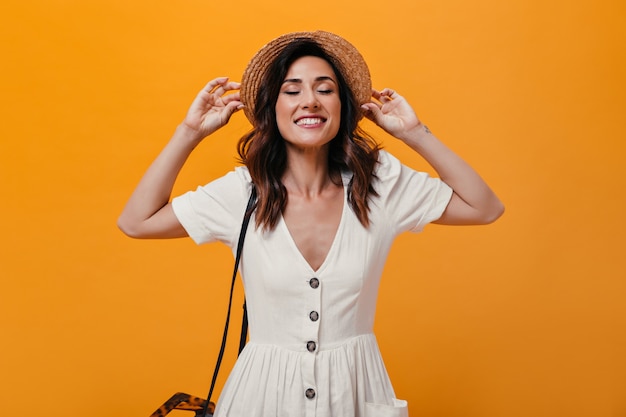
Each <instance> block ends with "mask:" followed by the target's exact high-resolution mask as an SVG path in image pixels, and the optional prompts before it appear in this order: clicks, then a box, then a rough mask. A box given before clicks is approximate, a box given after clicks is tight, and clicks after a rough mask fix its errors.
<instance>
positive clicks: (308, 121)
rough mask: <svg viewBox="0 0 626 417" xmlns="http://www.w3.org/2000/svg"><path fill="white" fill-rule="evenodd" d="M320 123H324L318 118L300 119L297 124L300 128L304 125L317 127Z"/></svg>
mask: <svg viewBox="0 0 626 417" xmlns="http://www.w3.org/2000/svg"><path fill="white" fill-rule="evenodd" d="M318 123H322V119H320V118H318V117H307V118H304V119H300V120H298V121H297V122H296V124H297V125H298V126H302V125H315V124H318Z"/></svg>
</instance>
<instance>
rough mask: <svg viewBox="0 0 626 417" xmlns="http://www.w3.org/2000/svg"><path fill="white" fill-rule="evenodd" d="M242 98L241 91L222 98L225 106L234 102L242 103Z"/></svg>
mask: <svg viewBox="0 0 626 417" xmlns="http://www.w3.org/2000/svg"><path fill="white" fill-rule="evenodd" d="M240 100H241V97H240V93H239V91H237V92H236V93H232V94H228V95H226V96H224V98H222V101H223V102H224V104H226V105H228V104H230V103H232V102H234V101H236V102H240Z"/></svg>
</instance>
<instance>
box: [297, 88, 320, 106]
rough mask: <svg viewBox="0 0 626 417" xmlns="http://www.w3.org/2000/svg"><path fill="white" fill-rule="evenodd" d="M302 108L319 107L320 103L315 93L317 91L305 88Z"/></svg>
mask: <svg viewBox="0 0 626 417" xmlns="http://www.w3.org/2000/svg"><path fill="white" fill-rule="evenodd" d="M301 105H302V108H303V109H317V108H318V107H319V105H320V102H319V100H318V99H317V96H316V95H315V91H313V90H305V91H303V93H302V103H301Z"/></svg>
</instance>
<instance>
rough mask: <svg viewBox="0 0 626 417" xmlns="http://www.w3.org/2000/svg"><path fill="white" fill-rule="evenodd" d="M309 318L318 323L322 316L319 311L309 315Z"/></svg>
mask: <svg viewBox="0 0 626 417" xmlns="http://www.w3.org/2000/svg"><path fill="white" fill-rule="evenodd" d="M309 318H310V319H311V321H317V320H318V319H319V318H320V315H319V313H318V312H317V311H311V312H310V313H309Z"/></svg>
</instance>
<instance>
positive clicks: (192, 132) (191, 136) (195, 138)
mask: <svg viewBox="0 0 626 417" xmlns="http://www.w3.org/2000/svg"><path fill="white" fill-rule="evenodd" d="M204 136H205V135H204V134H202V132H199V131H198V130H196V129H194V128H192V127H191V126H189V125H188V124H187V123H185V122H182V123H181V124H179V125H178V126H177V127H176V132H175V133H174V138H179V139H180V140H184V141H185V142H187V143H188V144H190V145H192V146H193V147H195V146H197V145H198V144H199V143H200V142H201V141H202V139H204Z"/></svg>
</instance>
